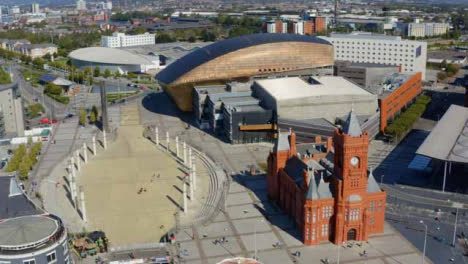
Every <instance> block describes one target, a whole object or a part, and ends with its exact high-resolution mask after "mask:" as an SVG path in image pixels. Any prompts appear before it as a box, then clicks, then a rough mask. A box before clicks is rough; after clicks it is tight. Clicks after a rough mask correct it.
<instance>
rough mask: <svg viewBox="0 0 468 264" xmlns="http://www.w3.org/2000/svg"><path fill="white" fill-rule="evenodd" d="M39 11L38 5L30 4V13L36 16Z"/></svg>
mask: <svg viewBox="0 0 468 264" xmlns="http://www.w3.org/2000/svg"><path fill="white" fill-rule="evenodd" d="M40 12H41V10H40V9H39V4H38V3H32V4H31V13H33V14H37V13H40Z"/></svg>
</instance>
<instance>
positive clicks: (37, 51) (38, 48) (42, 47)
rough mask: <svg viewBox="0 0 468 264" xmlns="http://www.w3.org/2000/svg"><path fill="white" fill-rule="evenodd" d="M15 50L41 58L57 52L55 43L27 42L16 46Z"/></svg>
mask: <svg viewBox="0 0 468 264" xmlns="http://www.w3.org/2000/svg"><path fill="white" fill-rule="evenodd" d="M17 50H18V51H19V52H20V53H21V54H23V55H26V56H28V57H31V58H33V59H34V58H41V57H44V56H45V55H54V54H57V51H58V50H57V46H56V45H55V44H27V45H22V46H20V47H18V48H17Z"/></svg>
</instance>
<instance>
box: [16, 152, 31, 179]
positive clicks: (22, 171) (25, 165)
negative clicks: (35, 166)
mask: <svg viewBox="0 0 468 264" xmlns="http://www.w3.org/2000/svg"><path fill="white" fill-rule="evenodd" d="M30 170H31V159H30V158H29V156H28V155H24V156H23V159H22V160H21V164H20V165H19V168H18V175H19V178H20V180H22V181H24V180H27V179H28V173H29V171H30Z"/></svg>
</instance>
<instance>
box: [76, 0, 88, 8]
mask: <svg viewBox="0 0 468 264" xmlns="http://www.w3.org/2000/svg"><path fill="white" fill-rule="evenodd" d="M76 10H86V1H85V0H78V1H76Z"/></svg>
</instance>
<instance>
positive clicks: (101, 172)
mask: <svg viewBox="0 0 468 264" xmlns="http://www.w3.org/2000/svg"><path fill="white" fill-rule="evenodd" d="M121 111H122V115H121V126H120V128H119V130H118V136H117V138H116V140H115V142H112V143H111V144H109V146H108V148H107V149H106V150H105V151H104V152H103V153H101V154H99V155H98V156H96V158H94V159H93V160H92V161H90V162H89V163H88V164H87V165H85V166H83V169H82V172H81V175H82V176H80V177H79V184H80V185H82V186H83V188H84V191H85V197H86V205H87V212H88V217H89V223H88V229H90V230H103V231H105V232H106V234H107V235H108V237H109V240H110V242H111V245H112V247H118V246H125V245H131V244H141V243H150V242H159V239H160V238H161V236H162V235H163V234H164V233H165V232H167V231H168V229H170V228H172V227H173V225H174V221H175V218H174V213H175V212H177V211H179V210H180V208H181V207H182V192H181V190H182V178H183V176H184V174H185V172H184V168H183V166H182V165H181V164H180V163H178V162H177V161H176V160H175V159H174V158H173V156H172V155H170V154H168V153H167V152H166V151H164V149H163V148H161V147H156V145H155V144H153V142H152V141H150V140H148V139H147V138H144V137H143V129H144V128H143V126H141V125H140V124H139V123H140V121H139V114H138V108H137V106H136V103H132V104H129V105H125V106H122V110H121ZM197 165H198V167H197V175H198V181H197V191H196V195H195V197H196V199H198V200H202V199H203V198H204V196H205V195H204V193H206V192H207V190H208V181H207V180H206V179H207V177H208V176H207V175H206V171H205V168H204V167H203V165H202V163H201V162H198V164H197ZM198 202H199V203H202V202H201V201H198ZM189 211H190V212H191V213H196V209H195V208H193V207H192V206H189Z"/></svg>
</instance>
